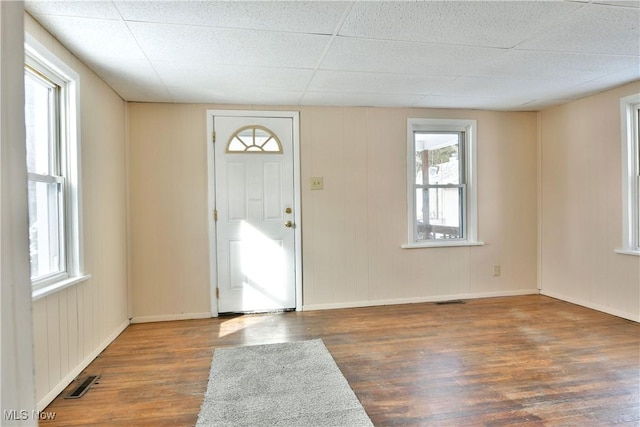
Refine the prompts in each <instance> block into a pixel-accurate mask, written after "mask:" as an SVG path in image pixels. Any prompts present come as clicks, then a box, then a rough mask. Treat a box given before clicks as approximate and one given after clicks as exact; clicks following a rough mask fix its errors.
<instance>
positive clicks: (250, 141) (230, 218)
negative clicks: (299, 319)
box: [212, 115, 296, 313]
mask: <svg viewBox="0 0 640 427" xmlns="http://www.w3.org/2000/svg"><path fill="white" fill-rule="evenodd" d="M212 120H213V128H214V132H215V140H216V142H215V159H214V163H215V166H214V168H215V178H214V179H215V210H216V212H217V220H216V222H215V229H216V253H217V256H216V264H217V286H218V312H219V313H229V312H254V311H272V310H282V309H294V308H296V272H295V265H296V253H295V251H296V245H295V233H294V231H295V227H296V224H295V215H294V209H295V208H296V203H295V194H294V163H293V161H294V153H293V135H294V127H293V118H291V117H260V116H255V117H250V116H243V117H234V116H221V115H217V116H213V117H212Z"/></svg>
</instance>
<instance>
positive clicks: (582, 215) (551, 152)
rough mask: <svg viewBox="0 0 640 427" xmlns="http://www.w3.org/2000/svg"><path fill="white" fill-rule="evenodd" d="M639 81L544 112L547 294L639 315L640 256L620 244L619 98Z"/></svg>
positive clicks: (543, 244)
mask: <svg viewBox="0 0 640 427" xmlns="http://www.w3.org/2000/svg"><path fill="white" fill-rule="evenodd" d="M639 92H640V82H636V83H634V84H629V85H626V86H622V87H619V88H617V89H613V90H609V91H607V92H604V93H601V94H598V95H594V96H591V97H588V98H584V99H581V100H579V101H575V102H572V103H569V104H565V105H561V106H558V107H555V108H549V109H546V110H544V111H542V112H541V113H540V122H541V153H542V158H541V201H542V203H541V206H542V214H541V218H540V227H541V257H540V263H541V271H542V274H541V283H542V289H543V293H545V294H548V295H551V296H556V297H558V298H562V299H565V300H568V301H572V302H575V303H578V304H582V305H586V306H589V307H592V308H596V309H599V310H603V311H607V312H610V313H614V314H617V315H620V316H623V317H627V318H631V319H635V320H636V321H637V320H639V318H640V257H637V256H631V255H621V254H616V253H614V249H616V248H620V247H621V246H622V190H621V187H622V171H621V151H620V150H621V143H620V98H621V97H624V96H627V95H630V94H633V93H639Z"/></svg>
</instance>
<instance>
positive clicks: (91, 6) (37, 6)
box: [24, 0, 121, 20]
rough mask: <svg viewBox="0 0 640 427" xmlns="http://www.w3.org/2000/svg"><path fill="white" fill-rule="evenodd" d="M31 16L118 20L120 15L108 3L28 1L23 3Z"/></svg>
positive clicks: (110, 3)
mask: <svg viewBox="0 0 640 427" xmlns="http://www.w3.org/2000/svg"><path fill="white" fill-rule="evenodd" d="M24 6H25V9H26V10H27V11H28V12H29V13H30V14H31V15H37V14H43V15H56V16H74V17H78V18H100V19H115V20H119V19H121V18H120V14H119V13H118V11H117V9H116V8H115V6H114V5H113V3H112V2H110V1H42V0H40V1H30V0H27V1H25V2H24Z"/></svg>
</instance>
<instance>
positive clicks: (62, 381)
mask: <svg viewBox="0 0 640 427" xmlns="http://www.w3.org/2000/svg"><path fill="white" fill-rule="evenodd" d="M25 30H26V31H27V32H28V33H29V34H31V35H32V36H33V37H35V38H36V40H37V41H39V42H40V43H41V44H43V45H44V46H45V47H46V48H48V49H49V50H50V51H51V52H52V53H54V54H55V55H56V56H58V58H60V59H61V60H63V61H65V62H66V63H67V65H69V66H70V67H71V68H73V69H74V70H75V71H76V72H78V73H79V74H80V96H81V98H80V105H81V112H80V124H81V151H82V166H81V167H82V198H83V204H82V207H83V211H82V213H83V221H84V227H83V230H84V266H85V271H86V272H87V273H88V274H91V279H89V280H87V281H85V282H83V283H81V284H78V285H76V286H72V287H69V288H66V289H63V290H62V291H60V292H58V293H55V294H52V295H50V296H48V297H45V298H42V299H39V300H37V301H35V302H34V303H33V321H34V339H35V349H34V351H35V373H36V395H37V400H38V401H39V407H40V408H42V407H43V406H44V405H45V404H46V403H48V401H50V400H51V399H53V398H54V397H55V396H56V395H57V394H58V393H59V392H60V391H61V387H64V386H65V385H66V384H68V383H69V382H70V381H71V380H73V379H74V378H75V376H76V375H77V374H79V373H80V370H81V369H82V368H83V367H84V366H85V365H86V364H87V363H88V362H90V361H91V360H93V358H94V357H95V356H96V355H97V354H98V353H99V352H100V351H101V350H102V348H104V346H105V345H106V344H108V343H109V342H110V341H111V340H112V339H113V338H114V337H115V336H117V334H118V333H119V332H120V331H122V329H123V328H124V327H126V325H127V324H128V315H127V251H126V249H127V248H126V168H125V154H126V149H125V137H126V135H125V102H124V101H123V100H122V99H121V98H120V97H119V96H118V95H116V94H115V93H114V92H113V90H111V89H110V88H109V87H108V86H107V85H106V84H105V83H104V82H103V81H102V80H100V79H99V78H98V77H97V76H96V75H95V74H94V73H93V72H92V71H91V70H89V69H88V68H87V67H86V66H85V65H83V64H82V63H81V62H80V61H78V60H77V59H76V58H75V57H74V56H73V55H71V54H70V53H69V52H68V51H67V50H66V49H65V48H64V47H62V46H61V45H60V44H59V43H58V42H57V41H55V40H54V39H53V37H51V36H50V35H49V34H48V33H47V32H46V31H44V30H43V29H42V27H40V25H39V24H37V23H36V22H35V21H34V20H33V19H32V18H31V17H30V16H28V15H25Z"/></svg>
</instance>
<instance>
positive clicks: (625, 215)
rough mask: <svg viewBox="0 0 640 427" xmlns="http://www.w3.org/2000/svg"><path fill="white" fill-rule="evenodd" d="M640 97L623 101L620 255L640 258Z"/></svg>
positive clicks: (621, 111)
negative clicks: (639, 120)
mask: <svg viewBox="0 0 640 427" xmlns="http://www.w3.org/2000/svg"><path fill="white" fill-rule="evenodd" d="M639 108H640V93H637V94H634V95H630V96H626V97H624V98H621V99H620V123H621V128H620V141H621V148H622V150H621V151H622V248H619V249H615V252H616V253H619V254H624V255H636V256H640V208H639V207H638V206H639V205H640V200H638V199H639V198H640V195H639V194H638V193H639V190H638V189H639V188H640V179H638V173H639V172H640V171H637V170H636V167H637V166H636V164H635V159H637V158H638V150H640V147H638V143H637V141H638V134H637V132H638V126H640V124H639V123H637V121H638V116H637V114H638V109H639Z"/></svg>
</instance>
